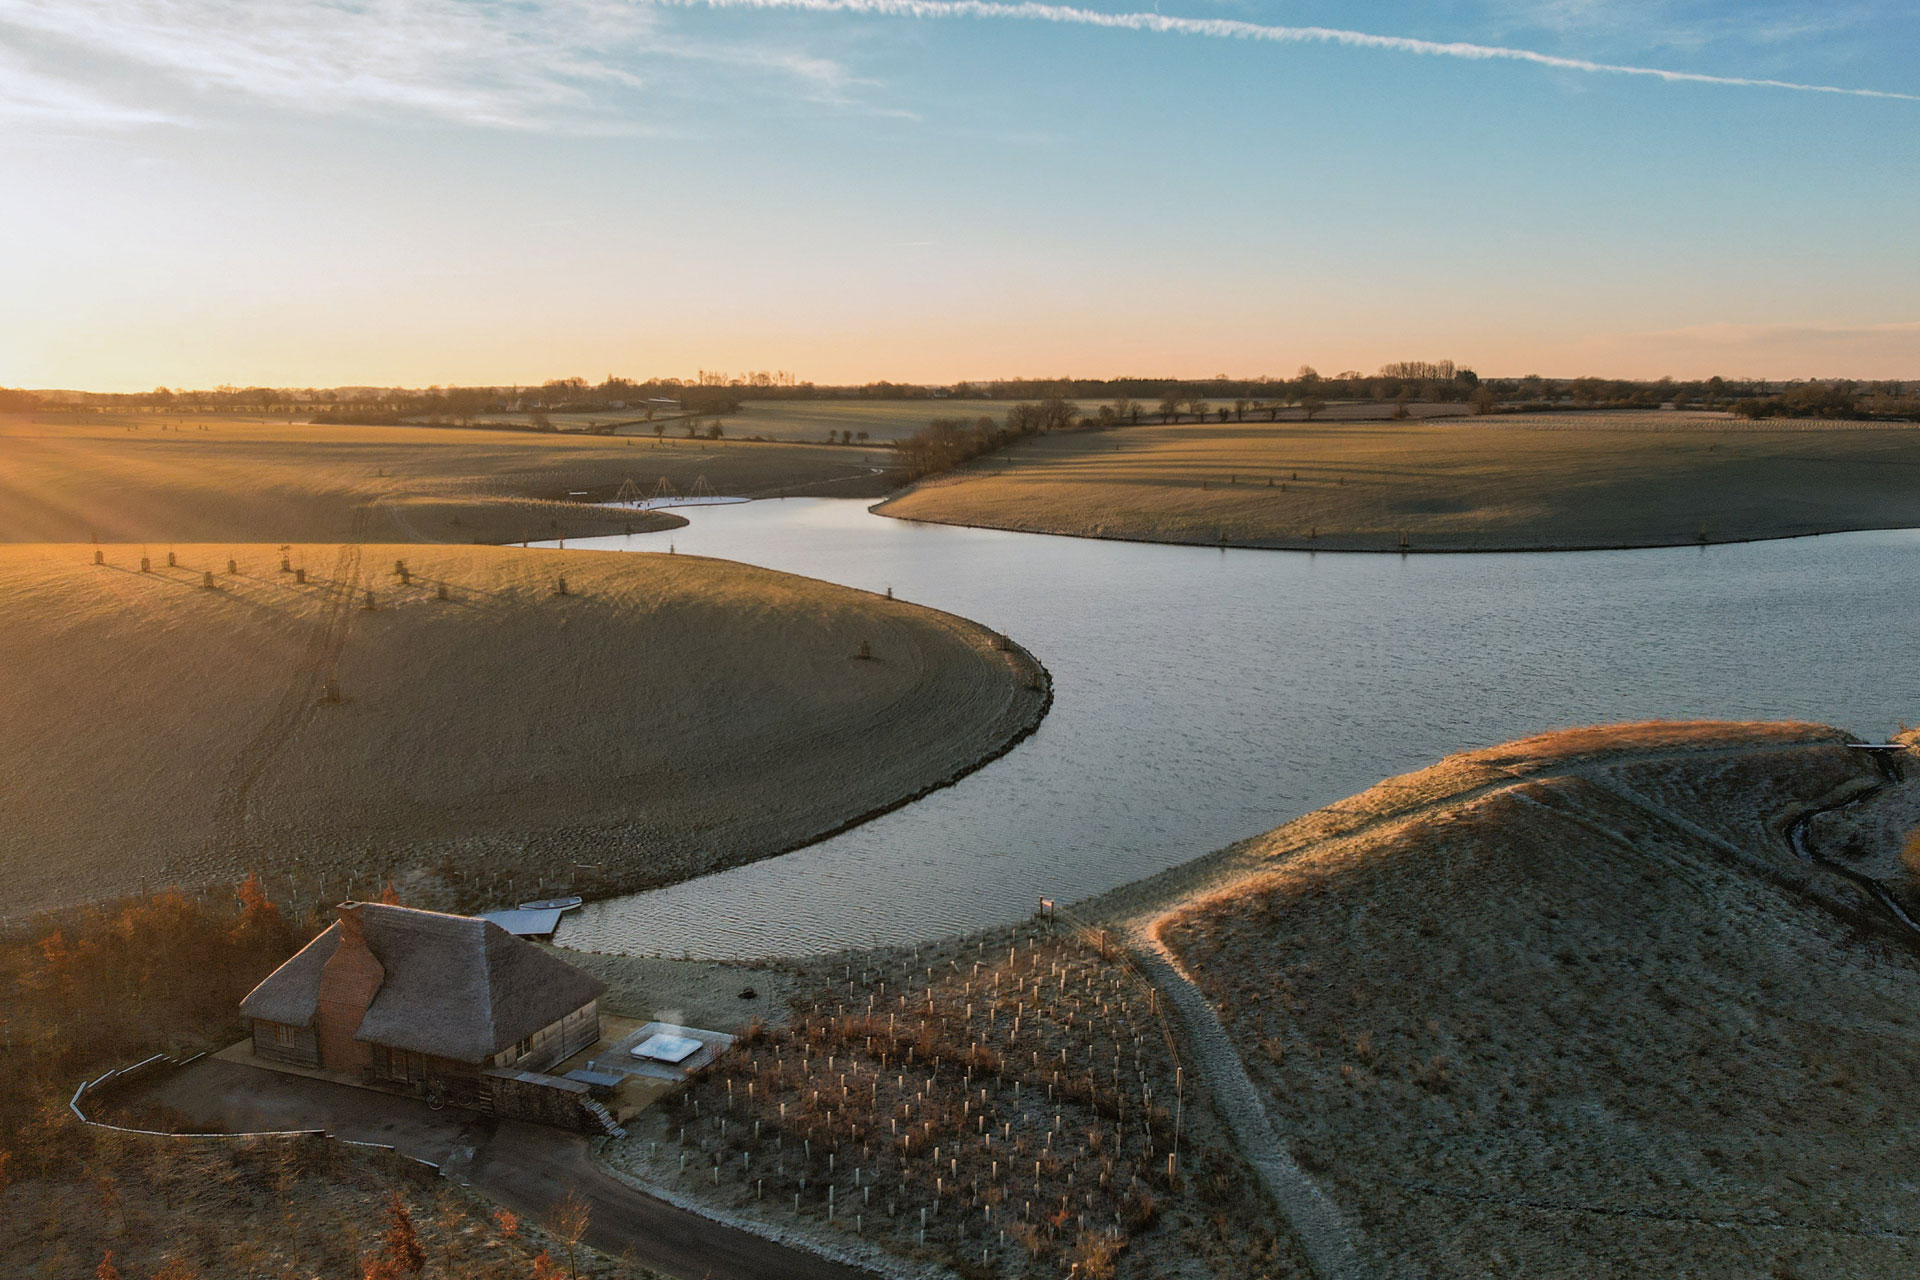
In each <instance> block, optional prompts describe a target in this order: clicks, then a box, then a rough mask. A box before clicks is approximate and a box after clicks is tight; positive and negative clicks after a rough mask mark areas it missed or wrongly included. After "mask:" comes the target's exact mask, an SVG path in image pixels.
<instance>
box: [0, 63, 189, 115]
mask: <svg viewBox="0 0 1920 1280" xmlns="http://www.w3.org/2000/svg"><path fill="white" fill-rule="evenodd" d="M0 121H13V122H16V123H19V124H54V125H64V126H68V127H79V128H84V129H127V128H137V127H140V126H145V125H156V124H172V123H176V121H175V120H174V118H173V117H171V116H169V115H168V114H167V113H166V112H164V111H155V110H151V109H148V108H145V107H135V106H128V105H126V104H125V103H121V102H115V101H114V100H112V99H111V98H107V97H103V96H102V95H100V94H98V93H96V92H95V91H94V90H93V89H91V88H89V87H87V86H86V85H84V84H78V83H76V82H74V81H71V80H64V79H61V78H59V77H57V76H50V75H46V74H43V73H41V72H40V71H37V70H35V69H34V68H33V67H31V66H29V65H28V64H27V63H26V62H25V61H23V60H22V59H20V58H18V57H15V56H14V55H12V54H11V53H9V52H8V51H7V50H5V49H0Z"/></svg>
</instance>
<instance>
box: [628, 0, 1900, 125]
mask: <svg viewBox="0 0 1920 1280" xmlns="http://www.w3.org/2000/svg"><path fill="white" fill-rule="evenodd" d="M656 2H657V3H662V4H673V5H680V6H683V7H687V8H708V9H799V10H804V11H807V12H810V13H853V14H869V15H873V16H876V17H888V18H1014V19H1018V20H1022V21H1026V22H1054V23H1061V24H1063V25H1068V26H1082V27H1110V28H1116V29H1119V30H1123V31H1152V32H1160V33H1164V34H1170V35H1182V36H1205V37H1207V38H1209V39H1214V40H1263V41H1267V42H1269V43H1273V44H1336V45H1344V46H1346V47H1347V48H1350V49H1386V50H1390V51H1392V52H1394V53H1414V54H1421V55H1423V56H1426V57H1432V58H1464V59H1466V60H1468V61H1470V62H1489V61H1505V62H1529V63H1532V64H1533V65H1534V66H1538V67H1552V68H1554V69H1556V70H1560V71H1579V72H1584V73H1587V74H1590V75H1615V76H1648V77H1651V78H1652V79H1655V80H1664V81H1666V82H1668V83H1669V84H1712V85H1724V86H1731V87H1734V88H1743V89H1788V90H1791V91H1793V92H1794V93H1831V94H1839V95H1840V96H1842V97H1848V98H1885V99H1891V100H1893V101H1898V102H1920V94H1915V93H1895V92H1893V91H1891V90H1887V89H1849V88H1846V87H1844V86H1841V85H1832V84H1801V83H1799V82H1798V81H1794V80H1766V79H1760V78H1757V77H1751V76H1714V75H1707V74H1705V73H1704V72H1699V71H1668V70H1666V69H1664V68H1661V67H1638V66H1630V65H1627V64H1623V63H1616V62H1592V61H1589V60H1587V59H1585V58H1562V57H1559V56H1556V55H1554V54H1551V53H1539V52H1536V51H1535V50H1532V49H1512V48H1508V47H1506V46H1503V45H1493V44H1468V43H1466V42H1464V41H1442V40H1417V39H1414V38H1413V37H1411V36H1380V35H1373V34H1370V33H1368V32H1365V31H1346V30H1342V29H1341V28H1339V27H1276V26H1268V25H1266V24H1264V23H1258V22H1239V21H1235V20H1233V19H1230V18H1174V17H1168V16H1166V15H1165V14H1159V13H1104V12H1102V11H1100V10H1098V9H1081V8H1076V7H1074V6H1072V5H1061V4H1042V3H1038V2H1037V0H1023V2H1019V3H1010V2H1007V0H656Z"/></svg>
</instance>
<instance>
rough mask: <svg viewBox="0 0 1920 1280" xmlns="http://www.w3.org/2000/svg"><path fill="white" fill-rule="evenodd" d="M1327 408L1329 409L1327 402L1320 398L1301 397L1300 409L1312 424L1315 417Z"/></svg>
mask: <svg viewBox="0 0 1920 1280" xmlns="http://www.w3.org/2000/svg"><path fill="white" fill-rule="evenodd" d="M1326 407H1327V402H1326V401H1324V400H1322V399H1321V398H1320V397H1319V396H1312V395H1309V396H1301V397H1300V408H1301V409H1302V410H1303V411H1305V413H1306V415H1307V421H1308V422H1312V421H1313V415H1314V414H1316V413H1319V412H1320V411H1321V410H1322V409H1324V408H1326Z"/></svg>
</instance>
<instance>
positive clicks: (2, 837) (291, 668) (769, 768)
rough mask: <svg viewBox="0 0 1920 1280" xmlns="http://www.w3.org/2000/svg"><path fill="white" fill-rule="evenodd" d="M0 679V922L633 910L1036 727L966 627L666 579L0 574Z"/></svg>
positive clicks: (744, 570) (415, 559) (431, 560)
mask: <svg viewBox="0 0 1920 1280" xmlns="http://www.w3.org/2000/svg"><path fill="white" fill-rule="evenodd" d="M96 554H98V556H99V558H100V559H101V560H102V561H103V562H104V563H100V564H96V563H94V559H95V556H96ZM143 559H144V560H145V561H147V564H148V567H149V569H150V571H149V572H142V569H141V562H142V560H143ZM230 564H231V570H230V568H229V565H230ZM283 564H284V565H285V566H286V567H285V568H283V567H282V566H283ZM0 652H5V653H6V655H7V666H8V671H9V672H10V673H11V675H12V676H13V677H14V678H12V679H9V680H7V681H5V682H0V778H4V779H5V782H4V786H3V789H0V809H3V811H4V820H0V874H4V876H5V879H6V882H7V885H8V903H7V910H8V911H9V912H10V913H12V914H15V915H22V914H24V913H28V912H31V911H34V910H36V909H41V908H47V907H53V906H57V905H60V904H64V903H72V902H75V901H79V900H84V899H97V898H103V897H109V896H113V895H117V894H124V893H131V892H138V891H140V890H142V889H144V888H151V887H155V886H159V885H164V884H171V883H179V884H183V885H187V886H193V885H202V884H216V883H231V882H233V881H234V880H237V879H238V878H239V877H240V876H241V875H243V874H245V873H247V872H249V871H252V872H258V873H259V874H260V875H261V876H262V877H263V878H264V880H265V882H266V886H267V889H268V892H269V894H270V895H271V897H272V898H273V899H274V900H275V901H276V902H281V903H283V904H284V903H289V902H291V903H293V904H294V905H295V906H296V907H297V908H298V909H304V908H305V907H306V906H307V905H310V904H311V903H313V902H316V901H319V902H334V901H338V900H340V899H342V898H346V897H352V896H358V897H363V898H364V897H372V896H375V895H376V894H377V893H378V892H379V891H380V888H381V886H382V885H383V884H384V883H385V882H386V881H388V880H392V881H394V882H396V883H397V885H398V887H399V890H400V892H401V893H402V895H403V896H404V898H405V900H406V901H408V902H409V903H414V904H417V905H426V906H434V907H441V908H453V909H463V910H464V909H475V908H481V907H488V906H497V905H500V904H502V903H511V902H513V901H515V900H517V899H519V898H528V897H532V896H534V895H535V894H536V893H538V892H541V891H542V890H545V891H548V892H551V891H553V890H556V889H567V890H572V891H576V892H585V893H589V894H596V895H597V894H608V893H614V892H620V891H627V890H634V889H639V888H644V887H649V886H653V885H658V884H662V883H666V882H669V881H674V880H679V879H683V878H685V877H688V876H691V875H695V874H698V873H701V872H706V871H711V870H715V869H717V868H720V867H724V866H728V865H733V864H737V863H742V862H746V861H750V860H753V859H756V858H761V857H766V856H769V855H771V854H775V853H779V852H782V851H785V850H787V849H791V848H794V847H796V846H798V845H800V844H803V843H806V842H807V841H809V840H812V839H814V838H817V837H819V836H821V835H823V834H825V833H827V832H831V831H834V830H837V829H839V828H841V827H843V826H845V825H847V824H849V823H851V822H853V821H855V820H858V819H860V818H862V817H863V816H866V815H869V814H872V813H874V812H877V811H880V810H883V809H885V808H888V807H890V806H893V805H895V804H898V803H901V802H903V801H904V800H906V799H908V798H910V797H913V796H915V795H918V794H920V793H922V792H924V791H925V790H927V789H929V788H931V787H934V786H937V785H941V784H943V783H945V782H948V781H951V780H952V779H954V778H956V777H958V776H959V775H961V774H964V773H965V772H967V771H968V770H970V769H972V768H974V767H976V766H977V765H979V764H980V763H982V762H984V761H985V760H987V759H989V758H992V757H993V756H995V755H997V754H999V753H1000V752H1002V751H1004V750H1005V749H1006V748H1007V747H1008V746H1009V745H1010V744H1011V743H1013V742H1014V741H1017V740H1018V739H1019V738H1020V737H1021V736H1023V735H1024V734H1025V733H1026V732H1027V731H1029V730H1030V729H1031V728H1032V727H1033V726H1034V725H1035V723H1036V722H1037V721H1038V719H1039V718H1040V716H1041V715H1042V714H1043V712H1044V709H1045V706H1046V703H1047V692H1046V690H1047V683H1046V678H1045V673H1044V672H1043V671H1041V670H1040V669H1039V668H1038V666H1037V665H1036V664H1035V663H1034V662H1033V660H1032V659H1030V658H1029V657H1028V656H1027V655H1026V654H1025V653H1024V651H1022V650H1020V649H1019V648H1018V647H1017V646H1014V645H1011V644H1009V643H1007V642H1005V641H1003V640H1002V639H1000V638H999V637H997V636H995V635H994V634H993V633H991V632H989V631H988V630H986V629H985V628H982V627H980V626H977V625H975V624H973V623H970V622H967V621H965V620H963V619H960V618H956V617H953V616H951V615H948V614H943V613H939V612H936V611H934V610H931V609H926V608H922V607H919V606H916V605H911V604H907V603H904V602H899V601H893V600H889V599H884V598H882V597H879V596H876V595H872V594H870V593H866V592H861V591H855V590H851V589H848V588H844V587H838V586H833V585H829V584H827V583H822V582H817V581H813V580H810V579H806V578H799V577H793V576H790V575H786V574H780V573H774V572H771V571H768V570H763V569H758V568H752V567H749V566H746V565H740V564H733V563H729V562H726V561H718V560H707V559H701V558H696V557H691V556H671V555H665V554H659V555H631V554H622V553H615V552H584V551H552V550H537V549H536V550H522V549H519V548H494V547H450V546H431V547H429V546H420V545H405V544H388V545H378V544H374V545H364V546H346V547H343V546H336V545H324V544H323V545H294V546H291V547H289V548H287V549H285V550H282V549H280V548H279V547H277V546H262V545H259V544H244V543H211V544H181V545H177V546H175V547H173V548H172V549H171V550H167V549H164V548H163V547H162V546H160V545H149V546H140V545H107V546H101V547H97V548H96V547H94V546H92V545H90V544H63V545H24V546H12V547H0ZM862 655H867V656H862Z"/></svg>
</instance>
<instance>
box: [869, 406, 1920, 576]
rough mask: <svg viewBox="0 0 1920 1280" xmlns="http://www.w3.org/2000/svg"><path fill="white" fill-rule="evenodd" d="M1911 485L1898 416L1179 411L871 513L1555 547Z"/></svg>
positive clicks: (1143, 531) (1694, 535)
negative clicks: (1193, 415) (1357, 417)
mask: <svg viewBox="0 0 1920 1280" xmlns="http://www.w3.org/2000/svg"><path fill="white" fill-rule="evenodd" d="M1296 412H1297V410H1296ZM1152 416H1153V417H1156V418H1157V416H1158V415H1157V414H1155V415H1152ZM1916 480H1920V428H1916V427H1912V426H1904V425H1902V426H1892V425H1867V424H1860V423H1837V422H1818V423H1808V422H1791V421H1783V420H1773V421H1768V422H1765V423H1746V422H1739V421H1733V420H1729V419H1726V418H1723V417H1719V416H1715V415H1705V414H1685V413H1671V412H1659V411H1647V412H1639V413H1599V414H1581V413H1564V414H1543V415H1530V416H1524V417H1518V416H1517V417H1511V418H1509V417H1500V418H1492V419H1488V418H1473V419H1467V420H1450V421H1448V422H1445V423H1434V422H1418V421H1415V422H1384V421H1375V422H1346V421H1320V422H1314V423H1305V422H1298V421H1292V422H1289V421H1286V420H1284V419H1283V420H1282V421H1280V422H1278V423H1268V422H1251V421H1249V422H1244V423H1242V422H1225V423H1221V422H1208V423H1205V424H1196V423H1193V422H1191V421H1189V422H1186V423H1183V424H1179V425H1166V426H1162V425H1158V424H1157V423H1155V424H1154V425H1143V426H1139V427H1123V428H1116V429H1113V430H1108V431H1088V432H1072V433H1064V434H1061V433H1056V434H1053V435H1049V436H1042V437H1039V438H1036V439H1033V440H1029V441H1027V442H1024V443H1022V444H1020V445H1019V446H1017V447H1015V448H1012V449H1009V450H1005V451H1003V452H1000V453H996V454H992V455H990V456H988V457H985V458H982V459H980V460H978V461H976V462H974V463H972V464H970V465H969V466H967V467H965V468H963V469H962V470H960V471H956V472H952V473H948V474H946V475H942V476H938V477H935V478H933V479H932V480H929V481H927V482H924V483H922V484H921V485H920V486H918V487H917V488H915V489H912V490H909V491H907V492H905V493H903V494H901V495H900V496H898V497H896V498H893V499H891V500H889V501H888V502H887V503H886V504H885V505H884V506H883V507H881V508H880V509H881V511H882V512H883V513H884V514H887V515H891V516H898V517H901V518H903V519H910V520H927V521H933V522H936V523H943V524H963V525H982V526H987V527H992V528H1005V529H1020V530H1026V531H1030V532H1036V533H1062V534H1075V535H1080V536H1087V537H1106V538H1118V539H1125V540H1131V541H1143V542H1176V543H1201V544H1206V545H1220V544H1225V545H1229V546H1249V547H1279V548H1295V549H1318V550H1374V551H1391V550H1396V549H1401V548H1403V547H1404V549H1406V550H1409V551H1493V550H1521V549H1572V548H1584V547H1625V546H1666V545H1679V544H1691V543H1699V542H1729V541H1740V540H1747V539H1755V538H1774V537H1790V536H1795V535H1801V534H1809V533H1827V532H1835V531H1839V530H1846V529H1875V528H1907V527H1913V526H1920V485H1916V484H1915V481H1916Z"/></svg>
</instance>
